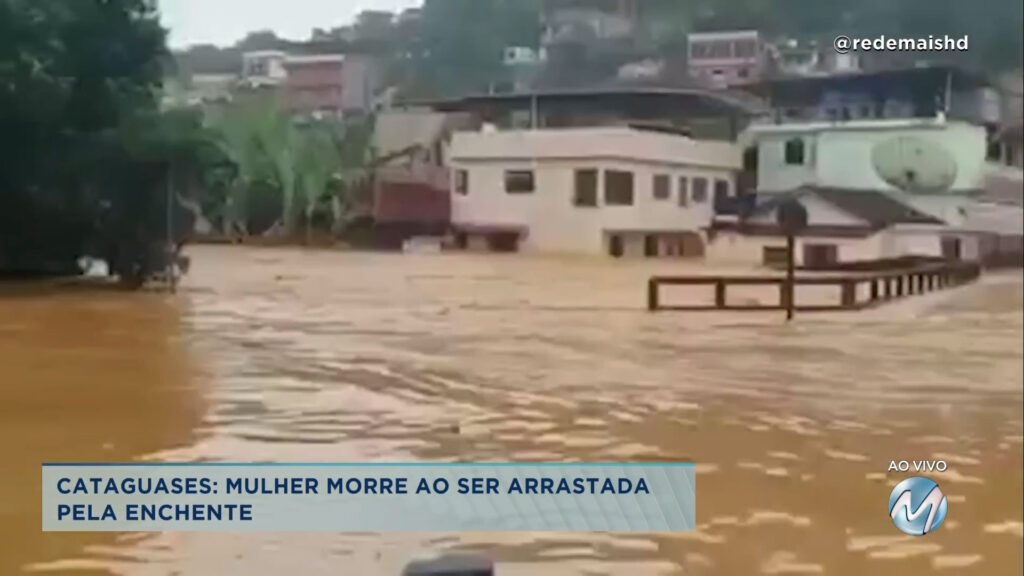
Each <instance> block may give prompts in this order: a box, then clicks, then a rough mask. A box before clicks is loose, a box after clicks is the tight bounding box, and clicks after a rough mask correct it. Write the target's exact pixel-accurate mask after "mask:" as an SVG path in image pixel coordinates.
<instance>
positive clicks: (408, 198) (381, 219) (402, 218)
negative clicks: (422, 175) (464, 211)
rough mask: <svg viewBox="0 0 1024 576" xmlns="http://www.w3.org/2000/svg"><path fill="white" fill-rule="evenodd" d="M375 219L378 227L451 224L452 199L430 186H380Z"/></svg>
mask: <svg viewBox="0 0 1024 576" xmlns="http://www.w3.org/2000/svg"><path fill="white" fill-rule="evenodd" d="M373 217H374V220H376V221H377V222H378V223H381V224H388V223H431V224H447V223H448V222H449V221H450V219H451V196H450V195H449V192H448V190H439V189H437V188H434V187H432V186H429V185H427V184H421V183H411V182H380V183H379V184H378V185H377V192H376V194H375V195H374V202H373Z"/></svg>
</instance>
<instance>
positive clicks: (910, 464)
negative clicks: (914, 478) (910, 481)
mask: <svg viewBox="0 0 1024 576" xmlns="http://www.w3.org/2000/svg"><path fill="white" fill-rule="evenodd" d="M911 470H913V471H914V472H945V471H946V461H945V460H892V461H890V462H889V472H909V471H911Z"/></svg>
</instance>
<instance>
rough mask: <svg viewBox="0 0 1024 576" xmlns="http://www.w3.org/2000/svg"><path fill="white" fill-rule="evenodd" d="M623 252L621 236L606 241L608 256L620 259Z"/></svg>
mask: <svg viewBox="0 0 1024 576" xmlns="http://www.w3.org/2000/svg"><path fill="white" fill-rule="evenodd" d="M622 252H623V247H622V236H619V235H614V236H612V237H611V238H609V239H608V254H609V255H611V256H612V257H613V258H621V257H622Z"/></svg>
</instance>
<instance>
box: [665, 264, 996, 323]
mask: <svg viewBox="0 0 1024 576" xmlns="http://www.w3.org/2000/svg"><path fill="white" fill-rule="evenodd" d="M980 275H981V267H980V266H979V265H978V264H974V263H963V262H950V263H941V264H932V265H926V266H921V267H917V268H911V269H906V270H897V271H887V272H881V273H874V274H853V273H850V274H843V275H835V276H798V277H797V278H796V279H795V281H794V286H795V287H797V288H798V287H801V286H824V287H829V286H832V287H836V288H838V298H837V301H833V302H825V303H803V304H801V303H800V302H799V298H797V297H794V299H795V300H796V302H794V306H793V309H794V310H797V311H803V312H823V311H837V310H862V309H865V308H870V307H873V306H877V305H880V304H883V303H885V302H890V301H892V300H896V299H899V298H903V297H906V296H912V295H916V294H924V293H927V292H933V291H935V290H942V289H944V288H950V287H953V286H959V285H962V284H966V283H969V282H973V281H974V280H976V279H977V278H978V277H979V276H980ZM663 286H711V287H714V291H715V298H714V303H713V304H691V305H666V304H663V303H662V301H661V287H663ZM732 286H774V287H777V290H778V294H779V298H778V303H774V304H765V303H761V302H758V303H754V304H733V303H730V302H729V299H728V295H729V288H730V287H732ZM862 286H867V287H868V289H867V291H866V292H867V294H866V295H865V297H861V295H860V290H859V289H860V287H862ZM788 294H789V291H788V290H787V286H786V278H785V277H783V276H655V277H653V278H651V279H650V280H649V281H648V283H647V309H648V310H650V311H652V312H655V311H660V310H674V311H701V310H785V309H787V308H788V306H787V304H788V302H787V298H788Z"/></svg>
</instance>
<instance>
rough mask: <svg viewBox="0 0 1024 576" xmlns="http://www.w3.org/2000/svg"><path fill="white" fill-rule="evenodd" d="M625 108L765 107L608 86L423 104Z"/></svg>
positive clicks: (697, 111) (700, 92) (759, 110)
mask: <svg viewBox="0 0 1024 576" xmlns="http://www.w3.org/2000/svg"><path fill="white" fill-rule="evenodd" d="M595 103H597V104H608V105H615V104H622V103H628V104H630V105H634V106H641V107H652V106H653V107H658V106H671V107H673V108H677V109H678V108H685V109H688V110H689V112H690V113H692V114H693V115H695V116H702V115H704V116H712V115H735V116H755V115H759V114H763V113H764V109H763V107H761V106H760V105H759V103H758V102H756V101H753V100H752V99H751V98H750V97H749V96H747V95H744V94H737V93H733V92H729V91H725V90H707V89H702V88H668V87H657V86H609V87H600V86H599V87H593V88H569V89H555V90H539V91H532V92H510V93H501V94H480V95H471V96H466V97H463V98H457V99H454V100H441V101H434V102H427V103H423V104H424V105H427V106H430V107H431V108H434V109H435V110H438V111H441V112H459V111H476V110H481V109H494V108H505V109H510V108H512V109H515V108H519V109H523V108H529V107H531V106H533V105H537V106H543V105H545V104H561V105H575V104H595Z"/></svg>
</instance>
